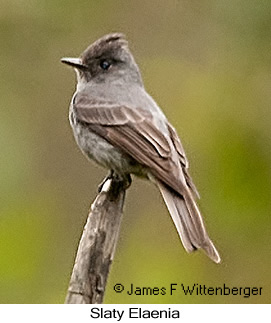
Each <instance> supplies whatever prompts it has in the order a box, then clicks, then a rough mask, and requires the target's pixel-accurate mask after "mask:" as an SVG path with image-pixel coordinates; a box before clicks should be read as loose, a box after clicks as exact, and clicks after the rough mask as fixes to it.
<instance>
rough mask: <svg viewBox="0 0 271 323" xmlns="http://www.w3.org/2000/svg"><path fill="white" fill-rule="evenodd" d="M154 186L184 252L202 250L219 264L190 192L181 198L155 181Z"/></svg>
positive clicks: (217, 255) (215, 251)
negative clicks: (157, 190)
mask: <svg viewBox="0 0 271 323" xmlns="http://www.w3.org/2000/svg"><path fill="white" fill-rule="evenodd" d="M156 184H157V186H158V188H159V190H160V192H161V194H162V196H163V198H164V201H165V203H166V205H167V208H168V210H169V213H170V215H171V217H172V220H173V222H174V224H175V226H176V229H177V231H178V233H179V236H180V238H181V241H182V243H183V246H184V248H185V249H186V251H187V252H192V251H194V250H196V249H203V250H204V251H205V253H206V254H207V256H208V257H210V258H211V259H212V260H213V261H214V262H216V263H219V262H220V256H219V254H218V252H217V250H216V248H215V246H214V244H213V242H212V241H211V239H210V238H209V236H208V234H207V232H206V229H205V226H204V223H203V220H202V217H201V214H200V212H199V209H198V207H197V205H196V202H195V201H194V198H193V196H192V195H191V194H190V192H187V194H185V196H182V195H180V194H179V193H177V192H175V191H174V190H172V189H171V188H170V187H169V186H167V185H165V184H164V183H162V182H161V181H159V180H157V179H156Z"/></svg>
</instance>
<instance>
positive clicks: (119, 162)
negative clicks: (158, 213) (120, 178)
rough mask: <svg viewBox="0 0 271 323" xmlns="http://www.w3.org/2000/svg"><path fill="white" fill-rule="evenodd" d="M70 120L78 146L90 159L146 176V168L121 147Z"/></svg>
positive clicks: (109, 167)
mask: <svg viewBox="0 0 271 323" xmlns="http://www.w3.org/2000/svg"><path fill="white" fill-rule="evenodd" d="M70 122H71V126H72V129H73V133H74V137H75V140H76V142H77V144H78V146H79V147H80V149H81V150H82V152H83V153H84V154H85V155H86V156H87V157H88V158H89V159H91V160H94V161H95V162H96V163H98V164H100V165H101V166H103V167H105V168H108V169H113V170H114V171H115V172H117V173H119V174H131V173H132V174H135V175H137V176H143V177H145V176H146V174H147V171H146V168H145V167H144V166H143V165H141V164H139V163H138V162H137V161H136V160H135V159H134V158H132V157H131V156H129V155H128V154H126V153H125V152H123V151H122V150H121V149H120V148H118V147H115V146H113V145H111V144H110V143H109V142H108V141H106V140H105V139H103V138H102V137H100V136H98V135H96V134H95V133H93V132H91V131H90V129H89V128H88V126H87V125H84V124H82V123H80V122H77V121H75V120H74V119H73V118H70Z"/></svg>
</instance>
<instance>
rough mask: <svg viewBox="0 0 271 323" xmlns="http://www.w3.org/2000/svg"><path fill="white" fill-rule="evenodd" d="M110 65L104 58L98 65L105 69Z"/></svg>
mask: <svg viewBox="0 0 271 323" xmlns="http://www.w3.org/2000/svg"><path fill="white" fill-rule="evenodd" d="M110 66H111V63H109V62H108V61H107V60H106V59H103V60H102V61H100V67H101V68H102V69H103V70H105V71H107V70H108V69H109V67H110Z"/></svg>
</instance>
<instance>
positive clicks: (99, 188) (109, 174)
mask: <svg viewBox="0 0 271 323" xmlns="http://www.w3.org/2000/svg"><path fill="white" fill-rule="evenodd" d="M113 174H114V171H113V170H112V169H111V170H110V171H109V173H108V174H107V176H106V177H105V178H104V179H103V181H102V182H101V183H100V184H99V185H98V193H101V191H102V188H103V186H104V184H105V182H106V181H108V180H109V179H112V178H113Z"/></svg>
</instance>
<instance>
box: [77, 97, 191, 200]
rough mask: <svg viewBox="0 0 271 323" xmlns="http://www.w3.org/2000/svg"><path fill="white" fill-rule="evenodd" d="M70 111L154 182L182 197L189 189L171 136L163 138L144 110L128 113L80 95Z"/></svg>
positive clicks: (111, 104) (118, 106)
mask: <svg viewBox="0 0 271 323" xmlns="http://www.w3.org/2000/svg"><path fill="white" fill-rule="evenodd" d="M73 108H74V114H75V117H76V118H77V119H78V120H79V121H80V122H83V123H85V124H87V125H88V127H89V128H90V130H91V131H93V132H94V133H96V134H98V135H100V136H101V137H103V138H104V139H106V140H107V141H108V142H110V143H111V144H112V145H114V146H116V147H119V148H121V149H122V150H123V151H124V152H126V153H127V154H129V155H130V156H132V157H133V158H134V159H135V160H136V161H138V162H139V163H141V164H143V165H145V166H146V167H148V168H149V170H150V172H151V173H152V174H153V175H154V176H155V177H156V178H158V179H159V180H161V181H163V182H164V183H166V184H167V185H169V187H171V188H172V189H174V190H175V191H176V192H178V193H179V194H181V195H183V194H184V193H185V191H186V190H187V189H189V188H188V187H189V185H187V183H186V180H185V173H183V172H182V167H180V165H178V162H176V151H175V149H177V147H176V148H175V149H174V145H178V144H176V143H175V144H174V143H173V142H172V140H173V139H172V138H171V137H170V136H171V135H170V132H169V135H168V136H166V135H164V134H163V133H162V132H161V131H160V130H159V129H158V128H157V127H156V126H155V124H154V122H153V117H152V115H151V114H150V113H148V112H147V111H146V110H143V109H140V108H137V109H131V108H129V107H126V106H120V105H117V104H114V103H113V102H108V101H102V100H95V99H91V98H90V97H89V96H87V95H82V94H77V96H76V97H75V98H74V100H73ZM172 129H173V128H172ZM176 136H177V135H176ZM177 138H178V137H177ZM170 141H171V142H170ZM178 143H179V145H180V142H179V141H178ZM179 153H180V152H179ZM183 156H184V155H183ZM174 157H175V158H174ZM183 158H184V159H185V157H183ZM177 160H178V159H177ZM185 165H187V163H186V164H185ZM180 172H181V173H180Z"/></svg>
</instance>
